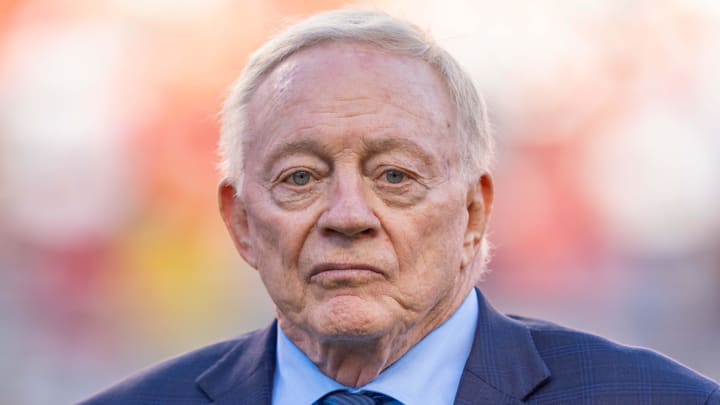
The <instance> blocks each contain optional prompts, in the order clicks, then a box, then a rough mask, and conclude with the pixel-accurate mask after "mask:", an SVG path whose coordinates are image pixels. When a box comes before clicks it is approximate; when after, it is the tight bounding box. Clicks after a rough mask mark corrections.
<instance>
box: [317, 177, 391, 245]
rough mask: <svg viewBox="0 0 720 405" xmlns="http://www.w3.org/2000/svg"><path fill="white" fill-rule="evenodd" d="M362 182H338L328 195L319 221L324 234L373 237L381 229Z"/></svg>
mask: <svg viewBox="0 0 720 405" xmlns="http://www.w3.org/2000/svg"><path fill="white" fill-rule="evenodd" d="M366 187H367V186H366V185H365V183H364V181H363V179H362V178H361V177H360V176H358V177H355V178H353V177H351V178H345V179H336V180H335V182H334V184H333V186H332V187H331V190H330V195H329V196H328V206H327V208H326V210H325V212H323V214H322V215H321V216H320V218H319V220H318V226H319V227H320V230H321V231H322V232H323V233H338V234H342V235H345V236H348V237H359V236H363V235H367V236H372V235H374V234H376V233H377V231H378V229H379V228H380V220H379V219H378V217H377V216H376V215H375V213H374V212H373V210H372V208H371V206H370V202H369V198H372V197H371V196H370V195H368V194H369V193H368V190H367V189H366Z"/></svg>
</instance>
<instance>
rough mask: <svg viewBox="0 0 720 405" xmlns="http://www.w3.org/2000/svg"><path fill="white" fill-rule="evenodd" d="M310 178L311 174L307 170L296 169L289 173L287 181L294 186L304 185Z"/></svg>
mask: <svg viewBox="0 0 720 405" xmlns="http://www.w3.org/2000/svg"><path fill="white" fill-rule="evenodd" d="M311 179H312V174H310V172H309V171H307V170H298V171H296V172H293V173H291V174H290V176H288V177H287V180H286V181H288V182H290V183H292V184H294V185H296V186H304V185H307V184H308V183H310V180H311Z"/></svg>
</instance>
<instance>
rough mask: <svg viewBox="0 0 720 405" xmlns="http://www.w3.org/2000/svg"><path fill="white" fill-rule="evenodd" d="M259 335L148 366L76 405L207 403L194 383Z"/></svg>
mask: <svg viewBox="0 0 720 405" xmlns="http://www.w3.org/2000/svg"><path fill="white" fill-rule="evenodd" d="M259 333H260V331H254V332H250V333H248V334H245V335H242V336H240V337H238V338H235V339H231V340H227V341H223V342H219V343H215V344H212V345H209V346H205V347H203V348H200V349H197V350H193V351H190V352H187V353H185V354H181V355H179V356H177V357H174V358H171V359H169V360H165V361H163V362H160V363H158V364H155V365H152V366H149V367H148V368H145V369H143V370H140V371H138V372H136V373H135V374H133V375H131V376H129V377H127V378H125V379H124V380H122V381H120V382H118V383H116V384H114V385H112V386H110V387H109V388H107V389H104V390H102V391H100V392H99V393H97V394H95V395H93V396H92V397H90V398H88V399H86V400H83V401H82V402H80V403H79V405H96V404H98V405H99V404H103V405H105V404H129V403H137V404H143V403H153V404H197V403H205V402H209V399H208V398H207V396H206V395H205V394H204V393H203V391H202V390H201V389H199V387H198V386H197V384H196V383H195V381H196V379H197V378H198V377H199V376H200V375H201V374H203V373H204V372H205V371H206V370H208V369H209V368H211V367H212V366H213V365H214V364H215V363H217V362H218V361H220V360H221V359H222V358H223V357H224V356H225V355H226V354H227V353H229V352H231V351H233V350H238V349H242V348H243V346H246V345H247V344H248V343H250V342H252V341H254V340H255V338H256V335H258V334H259Z"/></svg>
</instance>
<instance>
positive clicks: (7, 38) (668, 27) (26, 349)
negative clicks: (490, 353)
mask: <svg viewBox="0 0 720 405" xmlns="http://www.w3.org/2000/svg"><path fill="white" fill-rule="evenodd" d="M346 3H348V2H341V1H336V0H313V1H302V2H295V1H290V0H272V1H263V2H256V1H251V0H239V1H237V0H232V1H231V0H182V1H177V0H144V1H140V0H138V1H135V0H131V1H125V0H2V1H1V2H0V403H12V404H45V403H68V402H72V401H76V400H79V399H80V398H82V397H84V396H87V395H88V394H90V393H92V392H93V391H95V390H97V389H99V388H101V387H103V386H105V385H107V384H109V383H110V382H112V381H114V380H116V379H118V378H120V377H122V376H124V375H126V374H127V373H128V372H130V371H133V370H135V369H137V368H138V367H141V366H143V365H147V364H150V363H152V362H155V361H158V360H160V359H163V358H165V357H167V356H170V355H173V354H176V353H179V352H182V351H186V350H190V349H192V348H195V347H198V346H201V345H204V344H207V343H210V342H213V341H217V340H221V339H224V338H229V337H232V336H234V335H237V334H239V333H242V332H244V331H247V330H250V329H252V328H255V327H258V326H262V325H265V324H266V323H268V322H269V321H270V319H271V318H272V314H273V310H272V305H271V303H270V302H269V299H268V298H267V297H265V294H264V291H263V288H262V286H261V284H260V282H259V280H258V278H257V276H256V274H255V273H254V272H253V271H251V270H249V269H248V268H247V266H246V265H245V264H244V263H242V262H241V260H240V259H239V257H238V256H237V255H236V254H235V252H234V250H233V248H232V244H231V242H230V239H229V237H227V236H226V235H225V231H224V229H223V226H222V223H221V221H220V218H219V215H218V214H217V213H216V211H217V209H216V197H215V187H216V185H217V182H218V180H219V178H218V174H217V171H216V168H215V162H216V151H215V144H216V141H217V136H218V119H217V111H218V110H219V106H220V103H221V101H222V98H223V95H224V94H225V91H226V89H227V87H228V86H229V84H230V83H231V82H232V80H233V79H234V78H235V77H236V76H237V75H238V74H239V72H240V70H241V69H242V66H243V63H244V62H245V60H246V58H247V55H248V53H249V52H250V51H252V50H253V49H254V48H255V47H257V46H258V45H259V44H260V43H262V41H263V40H264V39H265V38H266V37H267V36H268V35H270V34H271V33H272V32H274V31H275V30H277V28H279V27H281V26H282V25H283V23H284V22H286V21H287V20H288V18H292V17H293V16H298V15H303V14H310V13H313V12H316V11H320V10H325V9H329V8H335V7H338V6H342V5H344V4H346ZM350 4H355V5H360V6H368V7H373V8H380V9H384V10H387V11H389V12H390V13H392V14H395V15H398V16H404V17H406V18H408V19H410V20H412V21H415V22H417V23H418V24H419V25H420V26H422V27H425V28H427V29H428V30H430V31H431V32H432V33H433V35H434V36H435V37H436V38H437V39H438V41H439V42H440V43H441V44H443V45H444V46H445V47H446V48H447V49H449V50H450V51H451V52H452V53H453V54H454V55H456V57H457V58H458V59H459V60H460V61H461V63H463V64H464V65H465V66H466V67H467V68H468V69H469V70H470V71H471V72H472V73H473V75H474V77H475V79H476V81H477V83H478V85H479V86H480V88H481V90H482V92H483V93H484V94H485V96H486V98H487V101H488V104H489V107H490V113H491V116H492V117H493V119H494V127H495V131H496V133H497V137H498V157H497V164H496V166H495V181H496V198H497V200H496V203H495V211H494V213H493V219H492V224H491V226H492V231H491V232H492V233H491V240H492V241H493V244H494V246H495V247H494V258H493V261H492V263H491V266H490V267H491V269H492V273H491V274H490V275H489V276H488V277H487V279H486V281H485V282H484V284H483V289H484V291H485V292H486V293H487V295H489V296H490V298H491V299H492V300H493V301H494V302H495V305H496V306H497V307H499V308H501V309H502V310H504V311H506V312H514V313H521V314H523V315H529V316H538V317H542V318H545V319H551V320H555V321H557V322H560V323H565V324H568V325H569V326H573V327H577V328H581V329H586V330H590V331H592V332H596V333H601V334H603V335H606V336H609V337H611V338H613V339H616V340H619V341H622V342H624V343H628V344H635V345H643V346H648V347H651V348H655V349H657V350H660V351H663V352H665V353H667V354H669V355H671V356H673V357H675V358H677V359H679V360H680V361H682V362H684V363H686V364H688V365H690V366H691V367H693V368H695V369H697V370H698V371H700V372H703V373H705V374H707V375H708V376H710V377H713V378H715V379H718V378H720V344H718V342H720V338H719V336H720V294H718V289H719V288H720V210H719V209H718V206H720V158H718V154H720V114H719V111H720V110H718V106H720V3H719V2H716V1H713V0H705V1H702V0H685V1H681V0H674V1H673V0H668V1H643V0H611V1H603V0H584V1H576V2H558V1H552V0H541V1H526V0H511V1H504V2H497V1H489V0H483V1H468V0H449V1H442V2H441V1H438V0H419V1H418V0H414V1H411V0H385V1H356V2H351V3H350Z"/></svg>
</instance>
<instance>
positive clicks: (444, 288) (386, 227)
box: [221, 43, 491, 341]
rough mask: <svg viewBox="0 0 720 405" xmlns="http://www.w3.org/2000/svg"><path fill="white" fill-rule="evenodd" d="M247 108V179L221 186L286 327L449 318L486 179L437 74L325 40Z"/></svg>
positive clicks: (286, 66) (242, 242)
mask: <svg viewBox="0 0 720 405" xmlns="http://www.w3.org/2000/svg"><path fill="white" fill-rule="evenodd" d="M249 116H250V117H251V121H250V123H249V132H248V137H249V138H248V142H247V144H246V148H245V158H246V165H245V177H244V182H243V185H242V188H241V189H240V193H239V194H240V195H239V197H238V198H237V200H234V199H233V196H232V191H233V190H232V187H230V186H225V189H224V190H223V189H221V199H222V202H223V215H224V217H225V220H226V222H227V223H228V226H229V227H230V229H231V232H232V233H233V236H234V238H235V241H236V244H237V246H238V248H239V250H240V252H241V254H242V255H243V257H245V259H246V260H247V261H248V262H249V263H250V264H251V265H252V266H253V267H255V268H256V269H257V270H258V271H259V273H260V276H261V278H262V280H263V283H264V284H265V286H266V288H267V290H268V292H269V294H270V296H271V297H272V299H273V301H274V302H275V304H276V306H277V312H278V319H279V321H280V324H281V326H282V327H283V330H286V331H289V330H295V329H300V330H302V331H303V332H304V333H305V334H306V335H308V334H309V336H311V337H313V338H317V339H319V340H321V341H322V340H332V339H357V338H361V339H365V338H373V337H380V336H383V335H384V334H386V333H388V332H390V331H391V330H393V329H394V330H396V331H398V330H399V331H402V332H409V331H419V332H420V333H421V334H423V335H424V334H427V333H429V331H431V330H432V329H434V328H435V327H436V326H438V324H439V323H441V322H442V321H444V320H445V319H446V318H447V316H449V314H450V313H451V312H452V311H453V310H454V309H455V308H456V307H457V305H459V303H460V302H461V301H462V299H463V298H464V297H465V295H466V294H467V292H468V291H469V290H470V289H471V288H472V285H473V284H474V282H475V281H476V274H471V273H476V272H477V270H472V269H471V268H470V267H471V266H466V264H467V262H469V261H470V260H472V258H473V256H474V255H475V254H476V253H477V250H478V249H477V245H478V242H479V237H478V235H479V236H481V235H482V232H483V230H484V225H485V216H486V215H487V209H488V205H489V202H490V200H489V198H490V197H489V196H490V193H491V187H490V182H489V178H485V181H484V182H482V184H484V187H483V186H477V184H480V183H475V182H472V183H469V182H468V180H467V178H466V177H465V176H463V174H462V168H461V161H460V153H459V150H460V145H459V144H458V137H457V135H456V132H457V123H456V119H455V111H454V107H453V105H452V103H451V101H450V98H449V95H448V92H447V90H446V88H445V85H444V84H443V82H442V80H441V79H440V77H439V75H438V74H437V73H436V72H435V71H434V70H433V69H432V68H431V67H430V66H429V65H428V64H426V63H424V62H422V61H419V60H417V59H413V58H408V57H401V56H391V55H388V54H386V53H383V52H381V51H378V50H376V49H375V48H372V47H370V46H368V45H363V44H357V43H340V44H337V43H335V44H324V45H320V46H316V47H313V48H310V49H306V50H303V51H300V52H298V53H296V54H294V55H293V56H291V57H290V58H289V59H287V60H286V61H284V62H283V63H281V64H280V65H279V66H278V67H277V68H276V69H275V70H274V71H273V72H272V73H271V74H270V75H269V76H268V77H267V78H266V79H265V80H264V82H263V83H262V84H261V86H260V87H259V89H258V91H257V92H256V94H255V95H254V97H253V100H252V102H251V103H250V106H249ZM478 187H480V190H478ZM478 195H480V196H481V197H482V198H481V200H482V201H480V202H479V203H478V199H477V198H476V197H477V196H478ZM483 198H484V200H483ZM478 204H479V205H480V206H478Z"/></svg>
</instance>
